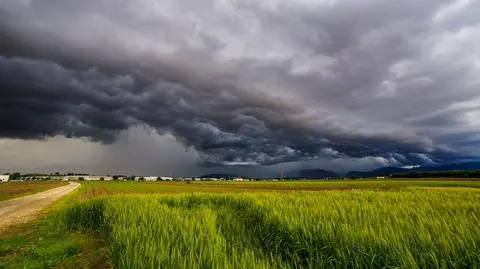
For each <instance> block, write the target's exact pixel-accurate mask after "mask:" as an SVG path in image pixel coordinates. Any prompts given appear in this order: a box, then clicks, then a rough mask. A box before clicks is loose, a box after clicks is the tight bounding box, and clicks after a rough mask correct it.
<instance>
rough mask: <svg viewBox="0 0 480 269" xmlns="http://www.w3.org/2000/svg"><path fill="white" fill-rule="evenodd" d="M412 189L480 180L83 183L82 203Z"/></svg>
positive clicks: (467, 184)
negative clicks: (132, 197)
mask: <svg viewBox="0 0 480 269" xmlns="http://www.w3.org/2000/svg"><path fill="white" fill-rule="evenodd" d="M411 186H419V187H475V188H477V187H480V180H456V179H440V180H439V179H419V180H412V179H395V180H330V181H326V180H311V181H277V182H272V181H253V182H252V181H250V182H232V181H220V182H219V181H217V182H215V181H201V182H198V181H194V182H178V181H172V182H131V181H103V182H101V181H96V182H94V181H90V182H82V192H81V194H80V198H81V199H88V198H92V197H97V196H105V195H120V194H135V193H143V194H155V193H195V192H215V193H230V192H271V191H275V192H284V191H287V192H292V191H329V190H351V189H371V190H381V189H383V190H391V189H401V188H406V187H411Z"/></svg>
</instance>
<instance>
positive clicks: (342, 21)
mask: <svg viewBox="0 0 480 269" xmlns="http://www.w3.org/2000/svg"><path fill="white" fill-rule="evenodd" d="M0 16H1V19H0V23H1V25H0V26H1V27H0V29H1V30H0V31H2V32H1V36H2V37H3V38H2V41H1V42H0V85H1V86H0V126H1V127H0V138H6V139H28V140H31V139H37V140H38V139H40V140H45V139H49V137H57V136H58V135H61V136H66V137H67V138H86V139H88V140H90V141H92V142H93V143H102V144H112V143H116V142H115V141H118V139H119V137H121V135H122V133H123V132H125V131H126V130H129V129H131V128H137V127H138V126H143V127H145V128H148V129H151V130H154V131H155V132H157V133H158V134H160V135H167V134H168V135H170V134H171V135H173V136H174V137H175V138H176V139H177V141H180V142H181V143H182V144H183V145H184V146H185V147H187V148H188V149H189V150H193V151H195V152H196V153H197V154H198V161H199V162H200V163H201V164H202V165H203V166H207V167H212V166H213V167H215V166H225V165H229V166H230V165H275V164H281V163H299V162H311V161H315V160H325V159H329V160H333V161H334V162H338V161H341V160H345V162H347V163H351V160H352V158H353V159H358V160H365V158H370V159H372V158H373V159H375V160H381V162H385V163H384V164H385V165H407V164H408V165H412V164H419V163H420V164H421V163H435V162H445V161H451V160H454V159H456V158H460V157H466V156H477V155H478V153H479V152H478V149H477V148H478V141H479V140H480V137H479V136H478V131H480V120H479V118H480V88H479V86H480V79H479V77H478V74H479V72H480V24H479V23H480V19H478V18H480V3H479V1H475V0H473V1H468V0H459V1H445V0H428V1H421V2H418V1H413V0H407V1H394V2H392V1H380V0H371V1H362V2H361V3H360V2H358V1H321V0H319V1H295V2H292V1H280V0H278V1H266V2H265V1H264V2H258V1H247V0H245V1H240V0H238V1H220V0H218V1H202V2H201V3H200V2H198V1H191V0H177V1H167V0H162V1H127V0H123V1H113V0H105V1H91V0H87V1H82V2H81V3H79V2H78V1H65V0H63V1H60V0H39V1H20V0H6V1H2V3H0ZM379 158H380V159H379Z"/></svg>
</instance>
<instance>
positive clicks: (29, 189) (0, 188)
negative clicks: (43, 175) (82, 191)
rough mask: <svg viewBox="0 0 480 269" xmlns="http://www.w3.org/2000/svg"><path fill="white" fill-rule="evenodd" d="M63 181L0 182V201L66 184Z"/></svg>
mask: <svg viewBox="0 0 480 269" xmlns="http://www.w3.org/2000/svg"><path fill="white" fill-rule="evenodd" d="M67 184H68V182H65V181H53V180H51V181H50V180H48V181H24V182H0V201H4V200H8V199H12V198H15V197H19V196H24V195H28V194H34V193H37V192H42V191H46V190H49V189H53V188H56V187H60V186H64V185H67Z"/></svg>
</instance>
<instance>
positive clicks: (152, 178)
mask: <svg viewBox="0 0 480 269" xmlns="http://www.w3.org/2000/svg"><path fill="white" fill-rule="evenodd" d="M144 179H145V181H157V177H144Z"/></svg>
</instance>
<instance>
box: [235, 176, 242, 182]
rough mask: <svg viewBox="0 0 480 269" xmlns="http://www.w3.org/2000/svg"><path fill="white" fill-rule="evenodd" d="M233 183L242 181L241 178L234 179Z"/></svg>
mask: <svg viewBox="0 0 480 269" xmlns="http://www.w3.org/2000/svg"><path fill="white" fill-rule="evenodd" d="M233 181H237V182H240V181H243V178H241V177H236V178H234V179H233Z"/></svg>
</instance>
